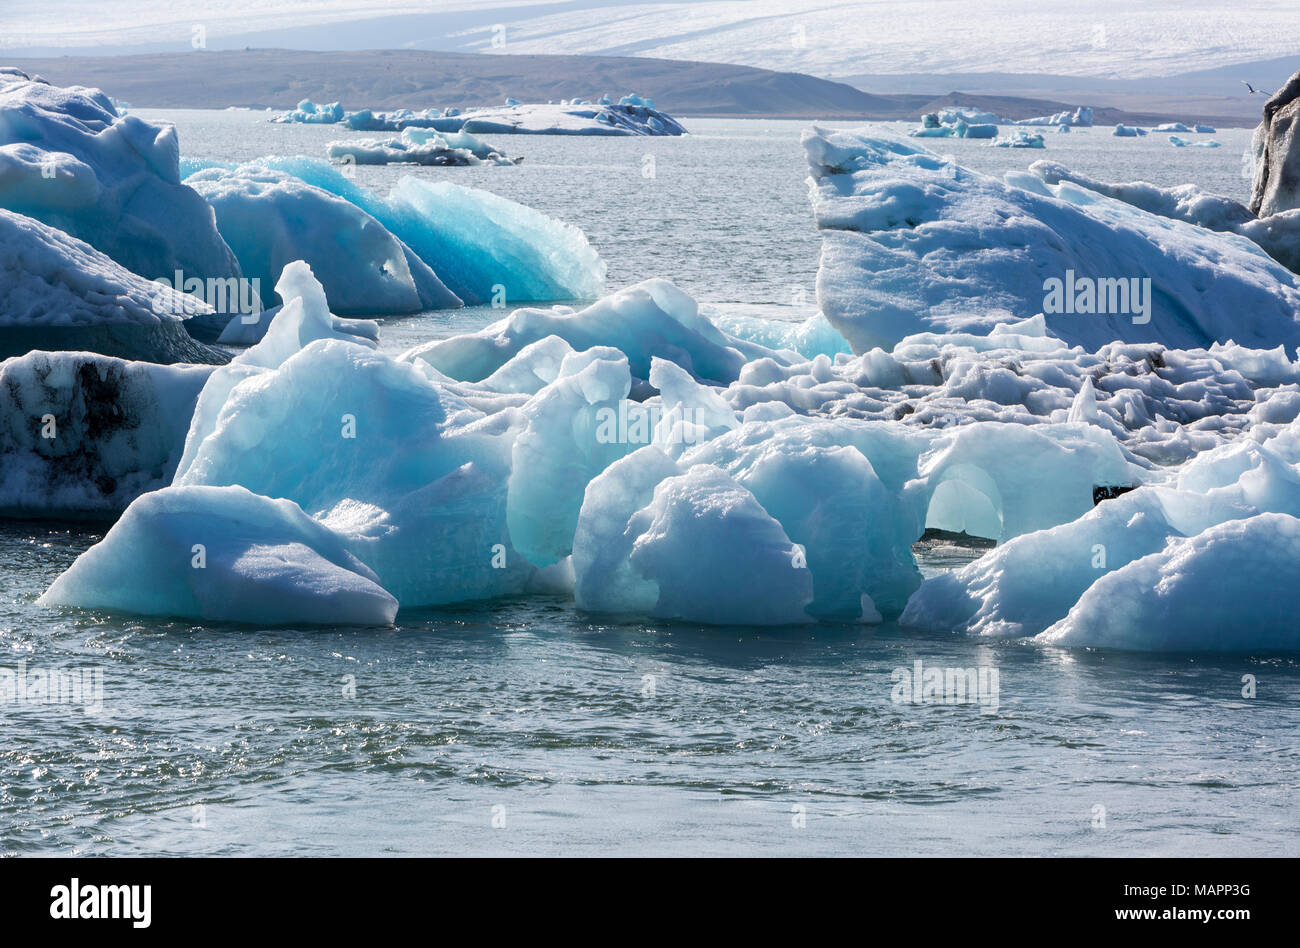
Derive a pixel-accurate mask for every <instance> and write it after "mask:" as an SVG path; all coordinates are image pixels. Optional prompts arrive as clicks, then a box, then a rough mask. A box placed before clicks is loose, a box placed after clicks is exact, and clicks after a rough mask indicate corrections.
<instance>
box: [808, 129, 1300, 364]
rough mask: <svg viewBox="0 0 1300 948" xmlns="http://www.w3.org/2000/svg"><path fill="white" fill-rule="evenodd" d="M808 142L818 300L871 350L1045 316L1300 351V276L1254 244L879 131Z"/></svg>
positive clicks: (1089, 341) (1053, 322) (1074, 336)
mask: <svg viewBox="0 0 1300 948" xmlns="http://www.w3.org/2000/svg"><path fill="white" fill-rule="evenodd" d="M804 147H805V150H806V151H807V155H808V161H809V165H810V167H811V169H812V175H813V202H814V209H815V212H816V218H817V224H818V226H819V227H820V228H821V230H822V237H823V243H822V260H821V269H820V271H819V273H818V277H817V296H818V301H819V303H820V304H821V308H822V311H823V313H825V315H826V317H827V319H829V320H830V322H831V324H832V325H834V326H835V328H836V329H838V330H839V331H840V332H841V333H843V335H844V336H845V338H846V339H848V341H849V343H850V344H851V345H852V346H853V349H854V351H855V352H864V351H867V350H868V349H870V348H872V347H875V346H880V347H883V348H886V349H888V348H890V347H892V346H893V345H895V344H896V343H897V342H898V341H899V340H900V339H902V338H903V337H904V336H907V335H909V334H913V333H916V332H919V331H922V330H936V331H940V332H944V331H947V332H952V331H972V332H980V333H987V332H989V331H990V330H991V329H992V328H993V327H994V326H995V325H996V324H997V323H999V322H1006V321H1007V320H1008V318H1026V317H1030V316H1034V315H1036V314H1039V313H1044V314H1045V315H1046V325H1047V327H1048V328H1049V329H1050V330H1051V331H1052V332H1053V333H1054V334H1055V335H1056V336H1058V337H1059V338H1061V339H1063V340H1066V341H1067V342H1070V343H1082V344H1084V345H1087V346H1089V347H1093V348H1095V347H1098V346H1101V345H1103V344H1105V343H1107V342H1111V341H1113V340H1116V339H1119V340H1124V341H1155V342H1160V343H1163V344H1164V345H1167V346H1171V347H1177V348H1196V347H1205V346H1208V345H1209V344H1210V343H1212V342H1227V341H1228V340H1230V339H1231V340H1235V341H1236V342H1238V343H1241V344H1243V345H1248V346H1260V345H1268V346H1274V345H1277V344H1278V343H1279V342H1281V343H1285V344H1288V345H1295V343H1296V342H1297V341H1300V320H1298V319H1297V313H1300V285H1298V284H1297V281H1296V277H1295V275H1294V274H1292V273H1290V272H1288V271H1287V270H1286V269H1285V268H1283V267H1282V266H1281V265H1279V264H1278V263H1276V262H1275V261H1273V260H1272V259H1270V258H1269V257H1268V256H1267V255H1266V254H1265V253H1264V252H1263V251H1262V250H1260V249H1259V248H1258V247H1257V246H1256V245H1255V244H1253V243H1251V242H1250V241H1248V240H1246V239H1244V238H1241V237H1236V236H1232V235H1223V234H1214V233H1208V232H1207V231H1205V230H1204V229H1202V228H1199V227H1196V226H1193V225H1190V224H1186V223H1183V222H1180V221H1175V220H1170V219H1168V218H1164V217H1160V216H1157V215H1154V214H1150V213H1147V212H1144V211H1142V210H1139V209H1137V208H1135V207H1133V206H1131V205H1127V204H1124V203H1121V202H1119V201H1116V200H1112V199H1109V198H1106V197H1104V196H1102V195H1101V194H1099V193H1097V192H1095V191H1090V190H1087V189H1084V188H1080V187H1078V186H1077V185H1073V184H1071V183H1069V182H1064V181H1063V182H1061V183H1060V184H1058V185H1055V186H1052V185H1048V184H1046V183H1044V182H1043V181H1042V180H1041V179H1039V178H1036V177H1034V176H1032V175H1028V174H1018V175H1014V176H1011V180H1012V181H1013V182H1014V183H1003V182H1001V181H997V180H995V179H993V178H990V177H987V176H985V175H982V174H978V173H976V172H973V171H969V170H968V169H966V168H963V167H961V166H959V165H957V164H955V163H953V162H952V161H951V160H948V159H945V158H941V157H939V156H938V155H936V154H934V153H933V152H930V151H927V150H925V149H924V148H920V147H919V146H917V145H915V144H912V143H910V142H907V141H904V140H901V139H896V138H893V137H892V136H889V135H887V134H884V133H881V132H877V131H875V130H873V129H862V130H858V131H855V132H823V131H813V132H808V133H805V135H804ZM1134 281H1136V283H1135V282H1134ZM1144 281H1146V282H1144ZM1085 290H1086V292H1085ZM1121 291H1123V292H1122V294H1121ZM1121 297H1122V298H1121ZM1076 304H1077V305H1076Z"/></svg>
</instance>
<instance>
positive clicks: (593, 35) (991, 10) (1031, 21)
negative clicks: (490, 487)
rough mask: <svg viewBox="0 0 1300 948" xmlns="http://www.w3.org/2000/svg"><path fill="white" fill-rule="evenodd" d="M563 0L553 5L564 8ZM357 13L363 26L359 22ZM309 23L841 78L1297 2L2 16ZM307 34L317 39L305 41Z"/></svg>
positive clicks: (1274, 52) (58, 4)
mask: <svg viewBox="0 0 1300 948" xmlns="http://www.w3.org/2000/svg"><path fill="white" fill-rule="evenodd" d="M557 7H558V8H560V9H557ZM361 23H364V30H363V31H359V30H358V24H361ZM199 29H201V30H202V38H203V42H205V43H207V44H208V45H209V46H210V47H211V48H219V46H220V43H221V41H222V39H223V38H229V39H231V40H234V39H246V38H248V37H250V36H256V35H258V34H261V33H273V32H274V31H289V30H293V31H302V30H310V31H311V32H310V34H304V35H303V37H302V38H301V39H298V40H296V41H295V39H294V37H293V36H292V35H291V34H288V33H285V34H281V35H279V37H278V44H279V45H290V46H295V45H296V43H298V42H304V43H306V44H307V45H306V46H304V47H300V48H317V49H347V48H361V47H357V45H356V43H357V42H358V39H357V37H358V36H362V37H364V41H365V47H368V48H379V47H388V48H399V49H400V48H417V49H430V48H433V49H448V50H462V51H482V52H488V53H507V54H508V53H574V54H602V55H611V56H649V57H659V58H666V59H691V60H704V61H712V62H727V63H737V64H741V65H749V66H760V67H764V68H768V69H776V70H789V71H797V72H807V73H812V74H816V75H821V76H826V77H829V78H837V77H844V76H851V75H855V74H862V73H864V72H871V73H873V74H885V73H936V72H937V73H947V72H1019V73H1033V72H1042V73H1053V74H1058V75H1075V76H1097V77H1116V76H1123V77H1126V78H1138V77H1144V76H1168V75H1175V74H1178V73H1181V72H1187V71H1190V70H1193V69H1210V68H1213V67H1216V66H1224V65H1229V64H1231V63H1235V62H1246V61H1256V60H1262V59H1269V58H1274V57H1281V56H1288V55H1293V54H1294V53H1295V51H1296V50H1295V42H1294V37H1295V36H1296V35H1297V33H1298V32H1300V6H1297V5H1296V4H1295V3H1294V2H1291V0H1259V2H1256V3H1253V4H1250V5H1249V7H1246V6H1233V5H1230V4H1224V3H1222V2H1221V0H1147V2H1144V3H1141V4H1132V3H1122V2H1119V0H1099V2H1097V3H1093V4H1089V5H1088V6H1087V7H1086V9H1085V8H1081V7H1079V6H1078V5H1077V4H1071V3H1060V2H1055V3H1038V4H1028V3H1023V2H1020V0H985V2H982V3H979V4H972V3H969V2H967V0H938V2H931V0H849V2H844V3H837V4H826V3H822V2H820V0H749V2H743V3H742V2H735V0H691V2H659V3H601V2H596V0H577V2H574V3H572V4H554V3H546V2H541V0H512V2H510V3H508V4H507V3H482V2H473V0H407V2H399V3H392V2H388V0H321V2H316V0H311V2H308V0H266V2H263V0H256V2H255V0H230V2H227V3H224V4H222V5H221V6H220V7H219V8H214V7H213V6H212V5H211V4H208V3H204V2H201V0H177V2H174V3H170V4H168V5H167V7H166V8H165V10H160V9H158V7H157V5H156V4H146V3H144V2H141V0H116V2H108V3H101V2H96V0H52V2H48V3H43V4H25V5H22V6H21V7H19V8H18V9H7V10H6V11H5V33H4V35H3V36H0V49H11V50H19V49H32V48H38V49H46V50H53V49H59V50H69V51H70V50H82V51H84V52H92V51H96V52H100V51H105V50H106V49H112V48H114V47H139V46H145V45H150V44H153V45H154V46H159V44H165V45H167V46H171V45H173V44H174V46H175V48H189V47H191V46H192V45H193V43H194V42H196V41H197V37H198V36H199V33H197V32H196V30H199ZM307 35H309V36H310V40H308V39H307Z"/></svg>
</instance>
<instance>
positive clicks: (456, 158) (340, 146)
mask: <svg viewBox="0 0 1300 948" xmlns="http://www.w3.org/2000/svg"><path fill="white" fill-rule="evenodd" d="M325 154H326V156H327V157H328V158H329V160H330V161H332V162H335V163H336V164H358V165H391V164H412V165H439V166H463V165H481V164H493V165H513V164H517V163H518V161H519V159H510V158H507V157H506V156H505V155H503V154H501V153H500V152H499V151H497V150H496V149H495V148H493V147H492V146H490V145H488V144H487V143H485V142H483V141H480V140H479V139H477V138H475V137H474V136H473V135H471V134H469V133H468V132H447V133H441V132H436V131H427V130H421V129H416V128H407V129H406V130H404V131H403V132H402V134H401V137H399V138H354V139H348V140H345V141H336V142H330V143H329V144H328V145H326V146H325Z"/></svg>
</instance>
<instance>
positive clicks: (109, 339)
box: [0, 209, 227, 364]
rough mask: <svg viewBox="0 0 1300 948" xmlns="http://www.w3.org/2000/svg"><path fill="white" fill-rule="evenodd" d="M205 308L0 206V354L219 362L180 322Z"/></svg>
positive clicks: (220, 357)
mask: <svg viewBox="0 0 1300 948" xmlns="http://www.w3.org/2000/svg"><path fill="white" fill-rule="evenodd" d="M211 313H212V308H211V307H210V306H208V305H207V304H206V303H204V302H203V301H202V300H200V299H197V298H195V297H193V296H189V295H187V294H185V293H178V292H176V291H175V290H173V289H171V288H170V287H168V286H165V285H163V284H161V283H155V282H153V281H151V280H146V279H145V278H144V277H141V276H138V275H136V274H135V273H132V272H131V271H129V270H127V269H126V268H125V267H123V266H122V265H121V264H118V263H116V262H115V261H113V260H111V259H110V258H109V257H108V256H106V255H105V254H103V253H101V252H99V251H98V250H96V249H95V248H94V247H91V246H90V245H89V244H87V243H84V242H83V241H81V240H78V239H76V238H75V237H70V236H69V235H68V234H66V233H64V232H63V231H61V230H57V229H55V228H53V227H50V226H48V225H46V224H43V223H41V222H40V221H38V220H35V219H33V218H30V217H26V216H24V215H22V214H15V213H13V212H11V211H6V210H3V209H0V358H7V357H8V356H12V355H22V354H23V353H25V352H28V351H30V350H32V349H50V350H60V349H76V350H85V351H89V352H98V353H101V354H103V355H110V356H118V357H121V358H125V359H140V360H144V361H148V362H206V363H212V364H219V363H222V362H225V361H226V358H227V357H226V356H225V355H224V354H223V353H221V352H219V351H217V350H216V349H213V348H210V347H209V346H205V345H203V344H202V343H199V342H196V341H195V340H194V339H193V338H191V336H190V334H189V333H188V332H186V330H185V321H186V320H187V319H192V318H196V317H202V316H205V315H208V314H211Z"/></svg>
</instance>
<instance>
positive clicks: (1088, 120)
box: [1016, 105, 1092, 128]
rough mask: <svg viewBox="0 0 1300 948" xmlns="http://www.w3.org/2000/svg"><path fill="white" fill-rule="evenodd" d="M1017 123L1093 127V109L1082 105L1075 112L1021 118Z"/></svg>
mask: <svg viewBox="0 0 1300 948" xmlns="http://www.w3.org/2000/svg"><path fill="white" fill-rule="evenodd" d="M1016 124H1017V125H1072V126H1075V127H1076V128H1091V127H1092V109H1090V108H1088V107H1087V106H1084V105H1081V106H1079V107H1078V108H1077V109H1075V110H1074V111H1073V112H1068V111H1067V112H1057V113H1055V114H1054V115H1040V116H1038V117H1037V118H1027V119H1019V120H1018V121H1017V122H1016Z"/></svg>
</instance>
